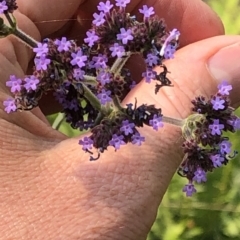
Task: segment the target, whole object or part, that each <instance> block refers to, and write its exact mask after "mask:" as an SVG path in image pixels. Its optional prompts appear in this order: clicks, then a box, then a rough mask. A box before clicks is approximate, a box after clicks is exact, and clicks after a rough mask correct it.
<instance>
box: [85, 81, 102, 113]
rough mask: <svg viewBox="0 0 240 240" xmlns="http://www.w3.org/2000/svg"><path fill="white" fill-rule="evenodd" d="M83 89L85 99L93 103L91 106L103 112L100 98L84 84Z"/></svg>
mask: <svg viewBox="0 0 240 240" xmlns="http://www.w3.org/2000/svg"><path fill="white" fill-rule="evenodd" d="M82 87H83V95H84V97H85V98H86V99H87V100H88V101H89V102H90V103H91V105H92V106H93V107H94V108H95V109H96V110H98V111H101V110H102V105H101V103H100V101H99V100H98V98H97V97H96V96H95V95H94V94H93V93H92V91H91V90H90V89H89V88H88V87H87V86H86V85H85V84H84V83H82Z"/></svg>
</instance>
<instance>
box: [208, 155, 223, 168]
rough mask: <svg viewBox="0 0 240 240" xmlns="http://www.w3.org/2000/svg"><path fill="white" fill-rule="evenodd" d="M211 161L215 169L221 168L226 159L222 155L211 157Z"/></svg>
mask: <svg viewBox="0 0 240 240" xmlns="http://www.w3.org/2000/svg"><path fill="white" fill-rule="evenodd" d="M210 159H211V160H212V163H213V166H214V167H215V168H217V167H221V166H222V164H223V162H224V157H222V156H221V155H220V154H215V155H211V156H210Z"/></svg>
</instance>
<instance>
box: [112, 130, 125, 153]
mask: <svg viewBox="0 0 240 240" xmlns="http://www.w3.org/2000/svg"><path fill="white" fill-rule="evenodd" d="M123 139H124V137H123V135H119V136H118V135H117V134H113V136H112V139H111V140H110V141H109V145H110V146H113V147H115V150H118V149H119V148H120V146H121V145H125V144H126V143H125V142H124V141H123Z"/></svg>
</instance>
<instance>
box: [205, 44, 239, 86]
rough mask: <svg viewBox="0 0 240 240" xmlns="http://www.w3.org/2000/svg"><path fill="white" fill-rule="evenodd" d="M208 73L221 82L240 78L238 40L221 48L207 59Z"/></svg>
mask: <svg viewBox="0 0 240 240" xmlns="http://www.w3.org/2000/svg"><path fill="white" fill-rule="evenodd" d="M208 68H209V72H210V74H211V75H212V76H213V77H214V78H215V79H216V80H218V82H221V81H223V80H226V81H228V82H232V81H233V80H235V79H240V42H239V43H235V44H233V45H230V46H228V47H225V48H222V49H221V50H219V51H218V52H217V53H216V54H214V55H213V56H212V57H211V58H210V59H209V61H208Z"/></svg>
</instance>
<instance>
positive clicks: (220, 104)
mask: <svg viewBox="0 0 240 240" xmlns="http://www.w3.org/2000/svg"><path fill="white" fill-rule="evenodd" d="M211 103H212V105H213V109H214V110H219V109H224V108H225V106H224V103H225V100H223V99H221V98H220V97H214V98H213V99H212V100H211Z"/></svg>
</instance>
